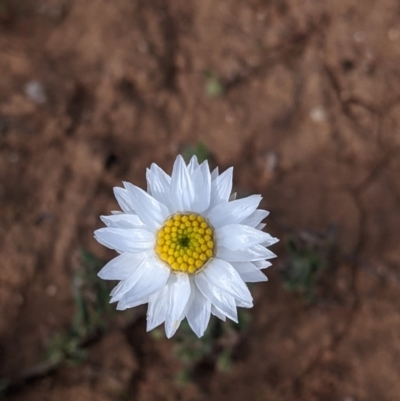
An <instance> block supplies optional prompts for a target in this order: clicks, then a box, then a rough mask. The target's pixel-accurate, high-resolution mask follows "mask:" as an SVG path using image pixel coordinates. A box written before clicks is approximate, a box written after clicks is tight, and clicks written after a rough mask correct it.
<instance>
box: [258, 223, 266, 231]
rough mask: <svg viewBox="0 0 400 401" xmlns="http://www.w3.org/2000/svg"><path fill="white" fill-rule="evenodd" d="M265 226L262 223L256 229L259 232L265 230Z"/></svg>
mask: <svg viewBox="0 0 400 401" xmlns="http://www.w3.org/2000/svg"><path fill="white" fill-rule="evenodd" d="M265 226H266V224H265V223H260V224H257V225H256V229H257V230H264V228H265Z"/></svg>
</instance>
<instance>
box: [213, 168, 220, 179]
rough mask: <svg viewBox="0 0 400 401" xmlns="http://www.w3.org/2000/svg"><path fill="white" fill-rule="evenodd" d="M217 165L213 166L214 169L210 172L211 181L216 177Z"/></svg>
mask: <svg viewBox="0 0 400 401" xmlns="http://www.w3.org/2000/svg"><path fill="white" fill-rule="evenodd" d="M218 174H219V172H218V167H215V169H214V170H213V171H212V173H211V181H214V180H215V179H216V178H217V177H218Z"/></svg>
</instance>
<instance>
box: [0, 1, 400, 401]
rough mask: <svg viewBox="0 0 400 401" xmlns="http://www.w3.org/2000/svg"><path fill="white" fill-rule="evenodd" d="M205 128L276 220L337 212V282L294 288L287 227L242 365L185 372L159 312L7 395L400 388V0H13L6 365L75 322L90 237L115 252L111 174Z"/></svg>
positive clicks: (3, 300) (383, 395)
mask: <svg viewBox="0 0 400 401" xmlns="http://www.w3.org/2000/svg"><path fill="white" fill-rule="evenodd" d="M210 76H215V77H219V78H218V80H217V83H219V84H220V85H221V87H222V88H223V93H221V94H220V96H211V95H210V93H208V94H207V90H206V89H207V83H208V82H209V80H210ZM198 141H202V142H203V143H204V144H205V145H206V147H207V148H208V150H209V151H210V153H211V155H212V159H213V162H214V164H217V165H219V166H220V167H222V168H223V169H224V168H226V167H228V166H231V165H233V166H234V167H235V178H234V180H235V187H236V189H237V190H238V191H239V192H240V193H261V194H262V195H263V196H264V200H263V207H265V208H266V209H268V210H270V211H271V217H270V218H269V221H268V222H269V225H268V230H269V232H271V233H272V234H273V235H274V236H278V237H279V238H282V239H284V238H285V236H286V235H288V233H298V232H301V231H302V230H303V231H304V230H307V232H318V233H321V232H325V231H326V230H327V229H328V227H336V229H337V233H338V249H339V250H338V255H339V256H338V257H337V259H338V263H337V266H336V267H335V269H334V272H333V273H332V274H331V275H330V276H329V277H328V281H327V283H325V285H324V287H323V291H322V292H323V294H322V297H320V298H319V301H317V302H315V303H313V304H307V303H306V302H304V301H303V300H301V298H299V296H297V295H295V294H292V293H290V292H288V291H286V290H285V289H284V287H283V285H282V281H281V279H280V277H279V274H278V273H277V272H278V270H279V266H280V265H281V264H282V263H283V261H284V260H285V258H286V257H287V252H286V250H285V246H284V241H281V243H280V244H279V245H277V246H275V247H274V249H273V250H274V251H275V252H276V253H277V254H278V259H276V260H275V263H274V266H273V267H271V268H270V269H269V278H270V280H269V282H268V283H261V284H258V285H256V286H254V287H253V288H252V292H253V294H254V297H255V308H254V309H252V310H251V311H250V312H249V316H250V318H251V321H250V326H249V328H248V330H247V331H246V333H245V334H244V335H243V338H242V339H241V342H240V346H238V350H237V351H236V354H237V355H236V357H235V360H234V363H233V365H232V368H231V369H230V370H229V371H228V372H224V371H219V370H218V369H216V368H215V366H212V364H209V365H207V364H205V365H207V366H203V367H202V368H201V369H199V370H198V372H197V374H196V375H195V376H194V377H193V378H192V380H191V381H190V382H189V383H187V384H186V385H182V384H180V383H177V381H176V375H177V372H179V371H180V369H181V361H180V360H179V359H178V358H177V357H176V356H175V354H174V353H173V347H174V342H173V341H171V340H167V339H163V338H162V339H158V340H156V339H154V338H153V337H152V336H150V335H149V334H146V333H145V322H144V319H143V318H139V319H138V320H136V321H135V322H134V323H133V324H131V325H130V326H129V327H127V328H125V329H119V328H118V327H117V326H114V327H112V329H111V330H110V331H108V332H107V334H105V335H104V336H102V337H101V338H100V339H99V340H98V341H94V342H93V343H92V344H89V345H88V346H87V351H88V357H87V359H86V360H85V362H83V363H82V364H79V365H78V366H76V367H75V368H71V367H67V366H62V367H61V368H60V369H57V371H56V372H52V373H51V374H48V375H44V377H41V378H38V379H36V380H34V381H30V382H27V383H25V384H24V385H23V386H20V388H17V389H15V391H13V392H12V393H10V394H9V395H8V396H7V395H6V398H7V399H9V400H12V401H17V400H23V401H25V400H26V401H45V400H49V401H50V400H51V401H53V400H57V401H64V400H65V401H78V400H85V401H91V400H93V401H97V400H99V401H103V400H104V401H107V400H138V401H160V400H189V401H190V400H203V399H207V400H208V401H217V400H218V401H220V400H225V399H226V400H230V401H243V400H254V401H258V400H265V401H275V400H276V401H278V400H280V401H282V400H288V401H291V400H296V401H302V400H304V401H313V400H316V401H317V400H321V401H322V400H323V401H396V400H397V401H398V400H400V380H399V377H400V313H399V310H400V309H399V308H400V291H399V290H400V246H399V240H400V179H399V177H400V158H399V156H400V3H399V1H398V0H380V1H379V2H378V1H375V0H364V1H362V2H361V1H356V0H335V1H333V0H329V1H316V0H302V1H300V0H266V1H262V0H220V1H212V0H202V1H184V0H170V1H168V0H114V1H111V0H86V1H82V0H81V1H79V0H42V1H40V0H37V1H36V0H35V1H33V0H8V1H7V0H0V255H1V266H0V269H1V270H0V377H7V378H13V377H18V375H20V374H21V372H22V371H24V370H25V369H27V368H29V367H31V366H34V365H35V364H36V363H37V362H38V361H40V359H41V357H42V355H43V352H44V351H45V350H46V347H48V344H49V342H50V340H51V338H52V337H53V336H54V335H55V333H57V332H58V331H60V330H62V329H63V328H65V327H67V326H68V325H69V324H70V321H71V316H72V315H73V310H74V303H73V300H72V295H71V277H72V274H73V272H74V270H76V269H77V252H78V250H79V249H80V248H85V249H87V250H89V251H90V252H92V253H93V254H94V255H96V256H98V257H99V258H104V259H107V258H111V257H113V253H112V252H111V251H108V250H106V249H104V248H103V247H101V246H99V245H98V244H97V243H95V241H94V240H93V235H92V234H93V230H94V229H96V228H99V227H100V226H101V223H100V221H99V219H98V216H99V215H100V214H108V212H109V210H113V209H115V208H116V203H115V200H114V198H113V194H112V187H113V186H118V185H120V183H121V181H122V180H128V181H131V182H134V183H135V184H137V185H140V186H142V187H144V186H145V168H146V167H148V166H149V165H150V163H152V162H156V163H157V164H159V165H160V166H162V167H163V168H165V169H166V170H169V171H170V169H171V164H172V162H173V160H174V158H175V156H176V154H177V153H179V152H181V151H182V150H183V149H185V147H186V146H189V145H192V146H193V145H194V144H196V143H198ZM396 177H397V178H396Z"/></svg>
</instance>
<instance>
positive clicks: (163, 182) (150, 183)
mask: <svg viewBox="0 0 400 401" xmlns="http://www.w3.org/2000/svg"><path fill="white" fill-rule="evenodd" d="M146 178H147V188H148V192H149V194H151V196H153V198H155V199H156V200H158V201H159V202H161V203H163V204H164V205H166V206H169V186H170V183H171V177H170V176H169V175H168V174H167V173H165V172H164V170H162V169H161V168H160V167H158V166H157V164H154V163H153V164H152V165H151V166H150V169H148V170H147V174H146Z"/></svg>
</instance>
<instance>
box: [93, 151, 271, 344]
mask: <svg viewBox="0 0 400 401" xmlns="http://www.w3.org/2000/svg"><path fill="white" fill-rule="evenodd" d="M232 172H233V168H229V169H227V170H226V171H224V172H223V173H222V174H219V173H218V168H216V169H215V170H214V171H213V172H212V173H211V172H210V169H209V166H208V162H207V161H205V162H204V163H202V164H199V163H198V161H197V158H196V157H192V159H191V160H190V163H189V164H188V165H186V164H185V162H184V160H183V158H182V157H181V156H178V157H177V159H176V161H175V163H174V167H173V170H172V174H171V176H169V175H167V174H166V173H165V172H164V171H163V170H162V169H160V168H159V167H158V166H157V165H156V164H152V165H151V167H150V169H147V174H146V178H147V192H146V191H143V190H142V189H140V188H138V187H137V186H135V185H132V184H130V183H128V182H124V183H123V185H124V188H114V193H115V197H116V198H117V201H118V204H119V206H120V208H121V209H122V212H112V213H113V214H112V215H111V216H101V220H102V221H103V222H104V223H105V225H106V226H107V227H106V228H101V229H99V230H96V231H95V238H96V240H97V241H98V242H100V244H102V245H104V246H106V247H108V248H111V249H115V250H116V251H117V252H118V253H119V254H120V255H119V256H117V257H116V258H115V259H112V260H111V261H110V262H109V263H107V264H106V265H105V266H104V267H103V269H102V270H101V271H100V272H99V277H100V278H102V279H104V280H120V282H119V284H118V285H117V286H116V287H115V288H114V289H113V290H112V292H111V294H110V295H111V297H112V298H111V301H110V302H118V305H117V309H119V310H124V309H127V308H133V307H135V306H138V305H141V304H146V303H148V310H147V331H149V330H152V329H153V328H155V327H157V326H159V325H160V324H162V323H165V332H166V335H167V337H168V338H170V337H172V336H173V335H174V334H175V332H176V330H177V329H178V327H179V325H180V323H181V321H182V320H183V319H184V318H186V319H187V320H188V323H189V325H190V327H191V328H192V330H193V331H194V332H195V333H196V334H197V336H198V337H201V336H202V335H203V334H204V332H205V330H206V328H207V325H208V322H209V320H210V315H211V314H213V315H215V316H217V317H219V318H220V319H222V320H224V321H225V319H226V318H229V319H231V320H233V321H235V322H237V307H244V308H251V307H252V306H253V298H252V296H251V294H250V291H249V289H248V288H247V285H246V284H245V282H256V281H267V278H266V276H265V275H264V274H263V273H262V272H261V269H264V268H266V267H268V266H270V265H271V263H269V262H267V260H268V259H271V258H273V257H275V256H276V255H274V254H273V253H272V252H271V251H270V250H269V249H267V248H266V247H267V246H269V245H272V244H274V243H275V242H277V241H278V240H277V239H276V238H273V237H271V236H270V235H269V234H267V233H265V232H263V231H261V230H262V229H263V228H264V226H265V224H263V223H261V221H262V220H263V219H264V218H265V217H266V216H267V215H268V212H267V211H265V210H260V209H257V207H258V205H259V203H260V201H261V199H262V198H261V196H260V195H252V196H249V197H247V198H243V199H238V200H236V199H235V197H236V196H235V195H231V191H232Z"/></svg>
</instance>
